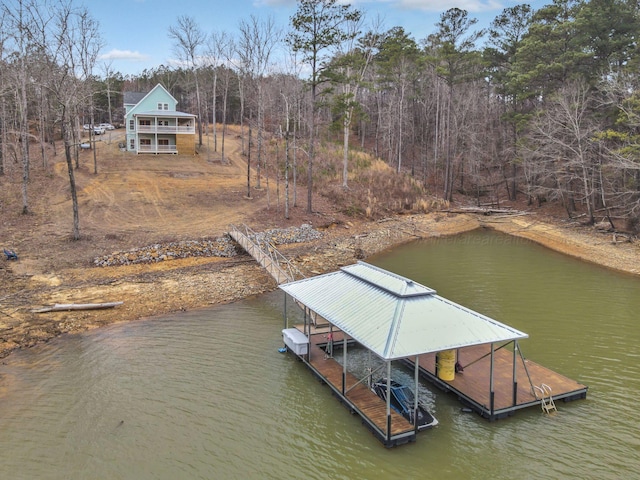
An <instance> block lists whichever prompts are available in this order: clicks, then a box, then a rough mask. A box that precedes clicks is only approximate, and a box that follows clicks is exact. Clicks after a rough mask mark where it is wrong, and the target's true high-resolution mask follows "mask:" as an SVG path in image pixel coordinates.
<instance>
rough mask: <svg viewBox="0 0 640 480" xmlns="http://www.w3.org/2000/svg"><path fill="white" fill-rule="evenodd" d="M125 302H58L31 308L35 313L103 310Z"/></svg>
mask: <svg viewBox="0 0 640 480" xmlns="http://www.w3.org/2000/svg"><path fill="white" fill-rule="evenodd" d="M123 303H124V302H107V303H56V304H55V305H53V306H51V307H43V308H38V309H37V310H31V311H32V312H33V313H46V312H66V311H69V310H101V309H103V308H113V307H117V306H118V305H122V304H123Z"/></svg>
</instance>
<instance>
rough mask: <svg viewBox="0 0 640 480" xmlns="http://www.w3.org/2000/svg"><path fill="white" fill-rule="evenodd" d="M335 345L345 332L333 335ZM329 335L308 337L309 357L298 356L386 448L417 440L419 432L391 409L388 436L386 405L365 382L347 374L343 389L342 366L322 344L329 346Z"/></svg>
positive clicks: (341, 339)
mask: <svg viewBox="0 0 640 480" xmlns="http://www.w3.org/2000/svg"><path fill="white" fill-rule="evenodd" d="M333 338H334V343H340V344H342V342H343V336H342V332H334V333H333ZM326 342H327V338H326V335H324V334H321V333H318V334H312V335H310V337H309V358H308V360H307V359H306V358H303V356H299V358H300V359H301V360H303V361H304V362H305V364H306V365H307V366H308V367H309V368H310V369H311V370H312V371H313V373H314V374H315V375H316V377H317V378H318V379H320V380H321V381H323V382H324V383H325V384H327V385H328V386H329V387H330V388H331V390H332V391H333V394H334V395H335V396H336V397H337V398H338V399H339V400H340V401H341V402H342V403H343V404H344V405H346V406H347V408H349V410H350V411H351V412H352V413H357V414H358V415H360V417H361V419H362V423H363V424H364V425H366V426H367V428H369V430H371V432H372V433H373V434H374V435H375V436H376V437H377V438H378V439H379V440H380V441H381V442H382V443H383V444H384V445H385V446H386V447H393V446H396V445H402V444H404V443H408V442H413V441H415V439H416V429H415V427H414V426H413V425H412V424H411V423H410V422H408V421H407V420H406V419H405V418H404V417H403V416H402V415H400V414H398V413H396V412H395V411H394V410H393V409H391V420H390V434H387V404H386V403H385V402H384V401H383V400H382V399H381V398H380V397H378V396H377V395H376V394H375V393H373V392H372V391H371V390H370V389H369V387H368V386H367V384H366V383H365V382H359V381H358V379H357V378H356V377H355V376H353V375H352V374H350V373H348V372H347V374H346V377H345V380H344V383H345V386H344V389H343V367H342V365H341V364H340V363H338V362H337V361H336V360H334V359H333V358H331V357H328V356H327V355H326V352H325V350H324V348H322V347H321V346H320V345H323V346H324V344H326Z"/></svg>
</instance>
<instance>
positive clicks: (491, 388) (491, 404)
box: [489, 342, 496, 421]
mask: <svg viewBox="0 0 640 480" xmlns="http://www.w3.org/2000/svg"><path fill="white" fill-rule="evenodd" d="M494 357H495V356H494V345H493V342H491V368H490V371H489V420H490V421H493V420H494V413H493V412H494V407H495V394H496V392H495V391H494V386H493V367H494Z"/></svg>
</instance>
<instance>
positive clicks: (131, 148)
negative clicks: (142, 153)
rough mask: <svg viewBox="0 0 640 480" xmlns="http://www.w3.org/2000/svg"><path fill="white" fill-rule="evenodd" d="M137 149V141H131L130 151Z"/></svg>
mask: <svg viewBox="0 0 640 480" xmlns="http://www.w3.org/2000/svg"><path fill="white" fill-rule="evenodd" d="M135 149H136V141H135V140H134V139H133V138H132V139H131V140H129V150H135Z"/></svg>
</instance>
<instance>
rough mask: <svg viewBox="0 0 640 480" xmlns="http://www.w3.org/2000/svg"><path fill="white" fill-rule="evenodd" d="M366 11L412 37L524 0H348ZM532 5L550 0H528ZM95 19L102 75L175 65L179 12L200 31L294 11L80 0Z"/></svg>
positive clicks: (228, 2) (253, 3) (191, 1)
mask: <svg viewBox="0 0 640 480" xmlns="http://www.w3.org/2000/svg"><path fill="white" fill-rule="evenodd" d="M349 3H351V5H352V6H353V7H354V8H357V9H359V10H361V11H362V12H363V13H364V15H365V24H366V22H367V21H371V20H372V19H375V18H380V19H381V20H382V25H383V31H386V30H389V29H390V28H392V27H396V26H400V27H403V28H404V30H405V32H407V33H408V34H409V35H410V36H411V37H413V38H414V39H415V40H416V41H420V40H423V39H425V38H426V37H427V36H428V35H429V34H431V33H434V32H435V31H436V26H435V24H436V23H437V22H438V21H439V20H440V15H441V14H442V13H443V12H445V11H446V10H448V9H449V8H453V7H457V8H460V9H464V10H467V11H468V12H469V17H471V18H477V19H478V24H477V27H478V28H485V27H488V26H489V24H490V23H491V21H492V20H493V19H494V18H495V17H496V16H497V15H499V14H500V13H501V12H502V10H503V9H505V8H507V7H512V6H515V5H517V4H518V3H524V2H523V1H513V0H354V1H351V2H349ZM527 3H529V4H530V5H531V6H532V7H533V8H534V9H538V8H540V7H541V6H543V5H545V4H548V3H551V0H549V1H546V2H545V1H543V0H534V1H529V2H527ZM78 4H79V5H84V6H86V8H87V9H88V11H89V12H90V14H91V15H92V16H93V18H94V19H95V20H97V21H98V23H99V29H100V32H101V36H102V40H103V43H104V46H103V48H102V50H101V52H100V56H99V58H98V63H97V67H96V70H95V72H94V73H96V74H97V75H99V76H104V72H105V71H106V69H107V68H109V69H110V70H112V71H114V72H120V73H122V74H123V75H137V74H140V73H141V72H142V71H143V70H145V69H149V70H150V69H153V68H156V67H158V66H160V65H166V66H170V67H171V66H175V65H176V64H177V63H176V60H175V59H176V57H177V56H176V54H175V53H174V47H173V44H174V41H173V40H172V39H170V38H169V35H168V32H169V27H171V26H176V25H177V18H178V17H180V16H187V17H192V18H193V19H194V20H195V21H196V23H197V24H198V25H199V27H200V29H201V30H202V31H203V32H205V33H212V32H223V31H224V32H227V33H228V34H231V35H236V34H237V32H238V24H239V22H240V20H245V21H247V20H248V19H249V18H250V16H251V15H253V16H254V17H256V18H258V19H263V18H265V19H266V18H269V17H272V18H273V20H274V22H275V24H276V25H278V26H279V27H281V28H282V29H284V30H286V29H288V28H289V25H290V18H291V16H292V15H293V14H295V12H296V9H297V7H296V1H295V0H105V1H93V2H88V1H86V0H79V1H78Z"/></svg>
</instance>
